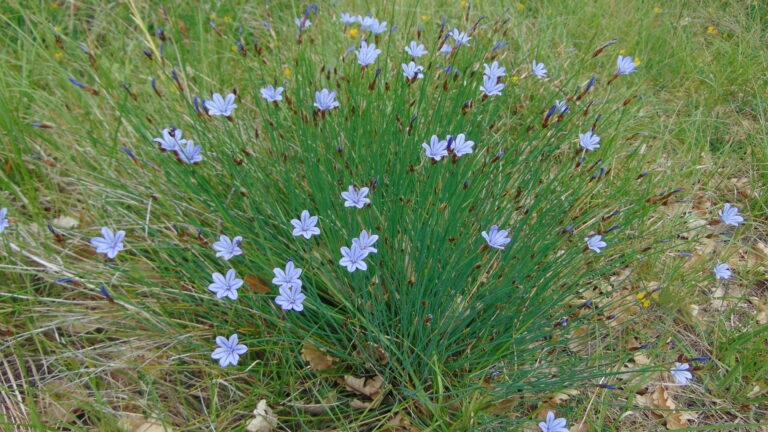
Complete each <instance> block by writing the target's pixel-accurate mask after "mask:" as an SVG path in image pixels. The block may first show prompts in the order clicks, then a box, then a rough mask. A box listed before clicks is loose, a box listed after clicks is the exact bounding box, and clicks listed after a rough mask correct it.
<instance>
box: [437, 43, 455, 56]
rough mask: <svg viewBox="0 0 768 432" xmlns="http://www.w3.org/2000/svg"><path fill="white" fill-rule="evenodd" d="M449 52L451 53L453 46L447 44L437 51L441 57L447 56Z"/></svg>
mask: <svg viewBox="0 0 768 432" xmlns="http://www.w3.org/2000/svg"><path fill="white" fill-rule="evenodd" d="M451 52H453V46H452V45H448V44H443V46H442V47H441V48H440V51H439V53H440V54H442V55H448V54H450V53H451Z"/></svg>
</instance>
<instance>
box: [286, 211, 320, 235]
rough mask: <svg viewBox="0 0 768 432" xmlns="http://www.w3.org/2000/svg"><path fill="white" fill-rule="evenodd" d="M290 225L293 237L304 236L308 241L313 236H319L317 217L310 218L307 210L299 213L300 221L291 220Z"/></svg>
mask: <svg viewBox="0 0 768 432" xmlns="http://www.w3.org/2000/svg"><path fill="white" fill-rule="evenodd" d="M291 225H293V235H294V236H296V237H298V236H304V238H306V239H308V238H310V237H312V236H313V235H319V234H320V228H317V227H316V226H315V225H317V216H310V215H309V212H308V211H307V210H304V211H302V212H301V220H299V219H291Z"/></svg>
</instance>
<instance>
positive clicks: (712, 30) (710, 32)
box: [707, 26, 717, 34]
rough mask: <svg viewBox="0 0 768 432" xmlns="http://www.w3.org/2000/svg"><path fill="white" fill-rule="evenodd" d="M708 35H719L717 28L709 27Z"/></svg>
mask: <svg viewBox="0 0 768 432" xmlns="http://www.w3.org/2000/svg"><path fill="white" fill-rule="evenodd" d="M707 33H709V34H717V29H716V28H715V26H709V27H707Z"/></svg>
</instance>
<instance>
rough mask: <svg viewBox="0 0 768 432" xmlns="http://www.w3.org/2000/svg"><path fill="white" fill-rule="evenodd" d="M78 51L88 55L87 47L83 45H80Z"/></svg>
mask: <svg viewBox="0 0 768 432" xmlns="http://www.w3.org/2000/svg"><path fill="white" fill-rule="evenodd" d="M80 50H81V51H82V52H84V53H86V54H87V53H88V47H87V46H85V45H83V44H80Z"/></svg>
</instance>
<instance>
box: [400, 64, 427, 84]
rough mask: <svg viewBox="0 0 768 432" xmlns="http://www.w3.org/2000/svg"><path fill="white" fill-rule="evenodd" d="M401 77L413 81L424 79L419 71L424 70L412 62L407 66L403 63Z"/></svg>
mask: <svg viewBox="0 0 768 432" xmlns="http://www.w3.org/2000/svg"><path fill="white" fill-rule="evenodd" d="M402 67H403V76H404V77H405V78H406V79H407V80H408V81H411V80H414V79H417V78H424V74H423V73H421V71H423V70H424V66H419V65H417V64H416V63H414V62H410V63H408V64H405V63H403V64H402Z"/></svg>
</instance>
